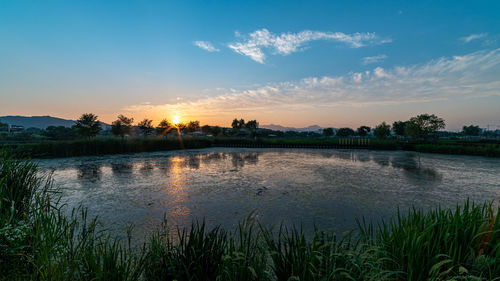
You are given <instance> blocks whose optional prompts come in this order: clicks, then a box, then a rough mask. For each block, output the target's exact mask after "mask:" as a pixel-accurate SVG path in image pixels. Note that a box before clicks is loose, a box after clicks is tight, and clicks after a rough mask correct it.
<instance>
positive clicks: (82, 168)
mask: <svg viewBox="0 0 500 281" xmlns="http://www.w3.org/2000/svg"><path fill="white" fill-rule="evenodd" d="M76 169H77V178H78V179H79V180H83V181H89V182H91V183H96V182H98V181H100V180H101V178H102V171H101V165H99V164H86V163H83V164H79V165H77V166H76Z"/></svg>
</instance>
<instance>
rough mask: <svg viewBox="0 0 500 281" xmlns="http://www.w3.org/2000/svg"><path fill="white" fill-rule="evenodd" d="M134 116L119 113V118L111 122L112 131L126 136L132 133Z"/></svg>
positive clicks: (114, 133) (116, 134)
mask: <svg viewBox="0 0 500 281" xmlns="http://www.w3.org/2000/svg"><path fill="white" fill-rule="evenodd" d="M133 122H134V118H128V117H126V116H124V115H121V114H120V115H118V119H117V120H115V121H113V123H111V133H112V134H113V135H115V136H120V137H122V138H123V137H124V136H125V135H127V134H130V133H131V129H132V123H133Z"/></svg>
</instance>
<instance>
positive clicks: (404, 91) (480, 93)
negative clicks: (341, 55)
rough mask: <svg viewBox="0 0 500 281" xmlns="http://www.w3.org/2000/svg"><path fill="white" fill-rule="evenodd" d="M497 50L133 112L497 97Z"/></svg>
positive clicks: (230, 111) (204, 113)
mask: <svg viewBox="0 0 500 281" xmlns="http://www.w3.org/2000/svg"><path fill="white" fill-rule="evenodd" d="M499 75H500V49H496V50H491V51H486V50H485V51H478V52H474V53H470V54H467V55H464V56H454V57H446V58H440V59H437V60H432V61H430V62H428V63H425V64H418V65H413V66H406V67H405V66H399V67H394V68H391V69H384V68H381V67H377V68H375V69H373V70H372V71H365V72H359V73H349V74H346V75H343V76H335V77H332V76H323V77H309V78H305V79H302V80H300V81H291V82H282V83H274V84H267V85H263V86H261V87H255V88H250V89H228V90H226V91H225V92H223V93H221V92H220V91H218V92H217V93H216V94H213V95H212V96H209V97H205V98H200V99H198V100H194V101H190V102H179V103H171V104H163V105H152V104H146V105H144V104H143V105H136V106H129V107H127V108H125V110H128V111H131V112H151V113H162V112H163V113H164V112H177V113H178V114H182V115H183V116H196V117H194V118H201V117H213V116H218V117H220V116H228V118H231V116H233V115H234V114H238V113H245V112H253V113H256V114H259V113H262V112H277V111H283V112H289V111H291V110H299V109H300V110H315V109H318V108H334V107H337V106H364V105H373V104H401V103H410V102H427V101H434V100H448V99H454V98H459V97H471V98H474V97H484V96H492V95H500V80H499V79H498V77H499Z"/></svg>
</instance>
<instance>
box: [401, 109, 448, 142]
mask: <svg viewBox="0 0 500 281" xmlns="http://www.w3.org/2000/svg"><path fill="white" fill-rule="evenodd" d="M444 128H445V123H444V120H443V119H442V118H439V117H437V116H436V115H434V114H420V115H418V116H416V117H412V118H410V120H408V121H407V122H406V125H405V133H406V134H407V135H409V136H414V137H418V136H423V137H428V136H434V135H435V134H436V132H437V131H438V130H439V129H444Z"/></svg>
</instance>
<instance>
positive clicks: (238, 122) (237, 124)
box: [231, 118, 245, 129]
mask: <svg viewBox="0 0 500 281" xmlns="http://www.w3.org/2000/svg"><path fill="white" fill-rule="evenodd" d="M231 127H233V129H241V128H243V127H245V120H243V119H240V120H238V119H236V118H234V120H233V122H232V123H231Z"/></svg>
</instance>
